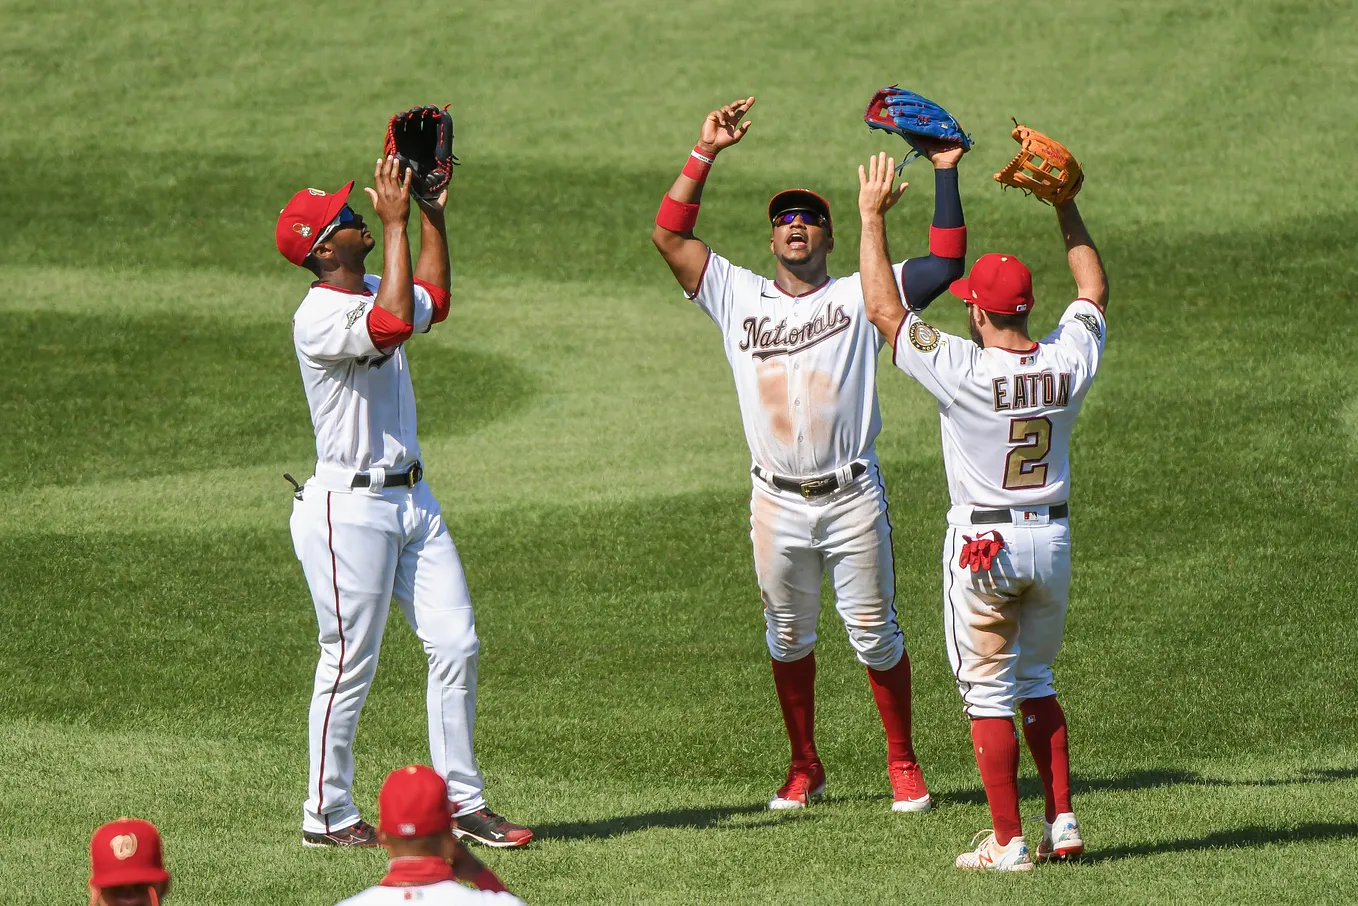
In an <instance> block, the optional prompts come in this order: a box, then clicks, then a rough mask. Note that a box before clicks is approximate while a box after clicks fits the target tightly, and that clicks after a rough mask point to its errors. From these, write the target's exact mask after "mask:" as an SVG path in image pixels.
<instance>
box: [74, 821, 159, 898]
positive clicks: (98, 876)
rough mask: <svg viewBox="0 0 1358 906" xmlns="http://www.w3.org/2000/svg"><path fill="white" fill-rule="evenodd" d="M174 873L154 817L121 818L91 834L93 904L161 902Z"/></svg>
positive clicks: (91, 896)
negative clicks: (150, 818)
mask: <svg viewBox="0 0 1358 906" xmlns="http://www.w3.org/2000/svg"><path fill="white" fill-rule="evenodd" d="M169 892H170V873H169V872H167V871H166V870H165V860H164V857H163V856H162V855H161V851H160V832H159V831H157V830H156V826H155V825H154V824H152V823H151V822H150V821H142V820H141V819H139V818H119V819H118V820H116V821H110V822H108V823H107V824H104V825H101V826H99V827H98V828H97V829H96V830H95V832H94V836H92V837H91V838H90V906H160V903H161V901H162V900H164V899H165V895H166V894H167V893H169Z"/></svg>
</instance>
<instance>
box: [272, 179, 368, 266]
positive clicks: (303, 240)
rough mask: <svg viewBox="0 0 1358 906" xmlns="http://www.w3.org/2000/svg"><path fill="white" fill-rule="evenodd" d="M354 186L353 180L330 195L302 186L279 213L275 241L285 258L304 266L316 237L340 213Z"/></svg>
mask: <svg viewBox="0 0 1358 906" xmlns="http://www.w3.org/2000/svg"><path fill="white" fill-rule="evenodd" d="M353 189H354V183H353V180H350V181H349V183H348V184H347V185H346V186H345V187H344V188H342V189H340V190H339V191H338V192H335V193H334V194H327V193H325V192H322V191H321V190H320V189H303V190H302V191H300V192H298V193H297V194H296V195H294V196H292V200H291V201H289V202H288V204H287V207H285V208H283V210H282V211H280V212H279V214H278V226H277V227H275V228H274V241H275V242H276V243H278V250H279V251H280V252H282V253H283V257H284V258H286V259H288V260H289V261H291V262H292V263H293V264H296V265H298V266H299V267H300V266H301V264H302V262H303V261H305V260H306V256H307V255H310V254H311V250H312V248H314V247H315V245H316V237H317V236H319V235H321V230H323V229H325V228H326V227H327V226H329V224H330V221H332V220H334V219H335V218H336V217H337V216H339V212H340V208H342V207H344V203H345V202H346V201H348V200H349V193H350V192H352V191H353Z"/></svg>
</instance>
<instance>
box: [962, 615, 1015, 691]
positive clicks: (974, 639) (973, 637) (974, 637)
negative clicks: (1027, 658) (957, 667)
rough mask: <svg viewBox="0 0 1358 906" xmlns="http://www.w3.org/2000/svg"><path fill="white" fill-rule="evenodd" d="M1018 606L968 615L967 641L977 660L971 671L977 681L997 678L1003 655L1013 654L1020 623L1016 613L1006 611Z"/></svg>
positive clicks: (1002, 662)
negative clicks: (1015, 617)
mask: <svg viewBox="0 0 1358 906" xmlns="http://www.w3.org/2000/svg"><path fill="white" fill-rule="evenodd" d="M1016 606H1017V605H1016V604H1009V605H1005V606H1004V607H1003V608H1001V609H995V608H991V607H987V608H984V609H983V610H980V611H975V612H973V613H971V614H968V616H967V634H968V636H969V639H968V641H969V642H970V647H971V650H972V651H973V652H974V653H975V658H976V660H975V663H974V664H973V665H972V669H971V670H970V671H968V672H970V673H973V674H974V675H975V676H976V677H977V678H978V679H980V678H989V677H993V676H998V675H999V673H1000V671H1001V669H1002V667H1003V664H1004V661H1005V659H1004V658H1001V657H1000V656H1001V655H1004V654H1009V653H1011V652H1013V650H1014V642H1015V640H1016V639H1017V638H1018V620H1016V619H1013V617H1014V616H1015V614H1013V613H1009V612H1006V611H1011V610H1012V609H1013V608H1014V607H1016Z"/></svg>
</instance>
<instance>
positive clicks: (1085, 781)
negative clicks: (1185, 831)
mask: <svg viewBox="0 0 1358 906" xmlns="http://www.w3.org/2000/svg"><path fill="white" fill-rule="evenodd" d="M1354 778H1358V768H1306V769H1304V770H1302V771H1300V772H1298V773H1297V774H1295V775H1293V776H1291V777H1267V778H1264V779H1262V780H1226V779H1224V778H1220V777H1204V776H1202V775H1201V774H1197V773H1195V772H1193V771H1176V770H1173V769H1163V768H1157V769H1153V770H1146V771H1131V772H1129V773H1126V774H1119V775H1117V776H1115V777H1079V776H1076V777H1072V778H1071V781H1070V788H1071V793H1073V794H1074V795H1076V796H1079V795H1081V794H1084V793H1106V792H1125V791H1131V790H1153V789H1157V788H1159V787H1173V786H1196V787H1276V786H1297V785H1300V784H1310V783H1336V782H1339V781H1343V780H1352V779H1354ZM1019 794H1020V795H1021V796H1031V797H1041V796H1042V788H1041V786H1040V785H1039V784H1038V782H1037V779H1036V778H1033V777H1024V778H1022V779H1021V780H1020V781H1019ZM876 798H885V797H881V796H879V797H876ZM934 799H935V800H939V801H945V802H965V803H968V804H970V805H984V804H985V801H986V798H985V790H983V789H980V788H971V789H964V790H953V791H950V792H944V793H935V794H934Z"/></svg>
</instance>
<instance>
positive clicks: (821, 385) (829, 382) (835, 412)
mask: <svg viewBox="0 0 1358 906" xmlns="http://www.w3.org/2000/svg"><path fill="white" fill-rule="evenodd" d="M806 405H808V406H809V407H810V408H809V409H807V426H806V434H807V438H806V439H807V440H808V441H809V442H810V443H811V445H812V446H813V447H815V448H816V449H821V448H823V447H824V446H825V445H826V444H827V443H828V442H829V440H830V437H831V435H832V433H833V432H834V429H835V422H836V421H837V420H838V417H839V415H840V413H839V382H838V381H837V380H836V379H835V376H834V375H832V374H830V373H829V372H828V371H819V370H817V371H812V372H811V373H810V374H808V375H807V376H806Z"/></svg>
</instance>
